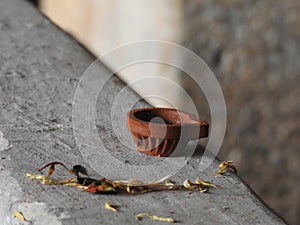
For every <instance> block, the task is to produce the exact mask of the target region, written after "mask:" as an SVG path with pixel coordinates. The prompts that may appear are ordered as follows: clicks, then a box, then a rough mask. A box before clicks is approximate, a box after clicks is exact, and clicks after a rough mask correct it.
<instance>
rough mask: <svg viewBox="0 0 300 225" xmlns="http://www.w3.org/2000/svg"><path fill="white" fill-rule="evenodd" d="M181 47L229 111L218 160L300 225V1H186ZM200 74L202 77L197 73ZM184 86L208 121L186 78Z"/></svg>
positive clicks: (193, 84) (281, 212) (275, 207)
mask: <svg viewBox="0 0 300 225" xmlns="http://www.w3.org/2000/svg"><path fill="white" fill-rule="evenodd" d="M184 18H185V25H184V28H185V32H184V34H185V35H186V36H185V37H184V40H185V43H184V44H183V45H184V46H186V47H188V48H189V49H191V50H193V51H194V52H195V53H197V54H198V55H199V56H200V57H202V58H203V59H204V60H205V61H206V62H207V64H208V65H209V66H210V68H211V69H212V70H213V71H214V73H215V75H216V76H217V78H218V80H219V82H220V85H221V87H222V89H223V92H224V97H225V100H226V105H227V110H228V124H227V134H226V136H225V140H224V144H223V147H222V150H221V153H220V158H221V159H233V160H235V161H237V163H238V167H239V168H240V173H239V174H240V176H241V177H242V178H243V179H244V180H245V181H246V182H247V183H248V184H250V186H251V187H252V188H253V189H254V190H255V191H256V192H257V193H258V195H259V196H260V197H261V198H262V199H263V200H264V201H265V202H266V203H267V204H268V205H269V206H271V207H272V208H273V209H274V210H275V211H276V212H278V213H279V214H280V215H281V216H282V217H284V218H285V219H286V221H287V222H289V223H290V224H300V213H299V212H300V188H299V186H300V163H299V156H300V153H299V150H300V141H299V139H300V120H299V118H300V117H299V116H300V104H299V98H300V88H299V85H300V2H299V1H297V0H288V1H281V0H258V1H256V0H248V1H238V0H202V1H196V0H190V1H185V4H184ZM199 75H201V74H199ZM182 82H183V83H184V85H185V87H186V88H187V90H188V91H189V93H190V94H191V95H192V96H193V98H194V100H195V102H200V103H201V102H203V103H204V106H203V105H202V104H198V107H199V108H198V111H199V113H200V115H203V116H206V115H207V114H208V113H209V112H207V110H205V108H206V107H205V106H206V105H207V104H206V103H205V101H204V97H203V96H201V95H199V94H198V93H199V90H198V87H197V86H196V85H195V83H193V81H192V80H190V79H189V78H188V77H187V76H184V75H183V76H182Z"/></svg>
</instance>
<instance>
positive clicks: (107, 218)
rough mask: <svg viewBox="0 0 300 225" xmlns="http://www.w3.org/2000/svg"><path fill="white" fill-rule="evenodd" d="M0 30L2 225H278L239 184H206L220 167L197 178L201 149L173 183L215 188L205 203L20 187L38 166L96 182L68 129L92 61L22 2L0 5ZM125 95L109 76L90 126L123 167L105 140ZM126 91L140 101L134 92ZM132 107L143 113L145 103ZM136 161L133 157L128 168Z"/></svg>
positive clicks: (184, 195)
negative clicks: (58, 164) (169, 223)
mask: <svg viewBox="0 0 300 225" xmlns="http://www.w3.org/2000/svg"><path fill="white" fill-rule="evenodd" d="M0 29H1V32H0V37H1V42H0V49H1V54H0V84H1V85H0V96H1V98H0V106H1V108H0V131H1V132H3V137H2V139H1V142H0V145H1V148H0V149H1V150H2V151H1V152H0V179H1V183H0V202H1V206H0V220H1V224H4V225H7V224H20V223H21V222H20V221H18V220H17V219H15V218H13V217H12V215H13V212H14V211H15V210H20V211H22V212H23V213H24V215H25V216H26V217H27V218H28V219H30V220H31V221H32V224H89V225H92V224H133V223H142V224H145V225H146V224H157V222H155V221H151V220H143V221H142V222H136V220H135V219H134V217H133V216H134V215H136V214H138V213H141V212H144V211H145V212H149V213H152V214H156V215H161V216H172V217H173V218H174V219H175V220H177V221H180V224H189V225H191V224H284V222H283V221H282V220H281V219H280V218H279V217H278V216H276V215H275V214H274V213H273V212H271V211H270V210H269V209H268V208H267V207H266V206H265V205H264V204H263V203H262V202H261V201H260V200H259V199H258V198H257V197H256V196H255V195H254V194H253V193H252V191H251V190H250V189H249V188H248V187H247V186H246V185H245V184H244V183H243V182H242V181H241V180H240V179H239V178H238V177H237V176H235V175H233V174H228V175H227V176H213V173H214V172H215V171H216V170H217V167H218V163H219V162H218V160H214V163H213V164H212V165H211V166H210V167H209V168H208V169H207V170H205V171H204V172H202V173H199V171H198V170H197V168H198V159H199V155H201V152H202V149H201V147H200V146H199V148H198V149H197V150H196V151H197V152H198V154H196V155H194V156H193V158H192V159H191V160H190V161H189V163H188V164H187V165H186V166H185V167H184V168H183V169H182V170H181V171H180V172H179V173H177V174H176V175H175V176H174V177H173V178H172V179H173V180H176V181H183V180H184V179H185V178H187V177H188V178H190V179H195V178H197V177H199V178H201V179H204V180H207V181H211V182H214V183H216V184H219V185H223V186H224V188H223V189H215V190H212V191H211V192H210V193H207V194H202V193H198V192H197V193H196V192H194V193H188V192H167V193H164V192H161V193H148V194H143V195H135V196H129V195H93V194H89V193H85V192H82V191H79V190H76V189H73V188H68V187H59V186H55V187H54V186H44V185H41V184H40V183H36V182H33V181H31V180H29V179H27V178H26V177H25V173H27V172H29V173H36V172H37V168H38V167H40V166H41V165H43V164H45V163H47V162H50V161H53V160H60V161H63V162H65V163H66V164H67V165H69V166H72V165H75V164H82V165H85V166H87V167H88V168H89V169H90V171H91V173H92V175H93V176H94V177H97V176H100V175H98V174H96V172H95V171H93V170H92V168H90V167H89V165H87V163H86V162H85V160H84V159H83V158H82V156H81V154H80V152H79V150H78V147H77V146H76V143H75V140H74V137H73V132H72V126H71V125H72V120H71V111H72V100H73V97H74V92H75V88H76V85H77V84H78V81H79V79H80V77H81V75H82V73H83V71H84V70H85V69H86V68H87V67H88V66H89V64H90V63H91V62H92V61H93V60H94V59H93V57H91V56H90V55H89V53H87V52H86V51H85V50H84V49H83V48H82V47H81V46H80V45H78V43H76V42H75V41H74V40H72V38H70V37H69V36H68V35H66V34H64V33H63V32H61V31H60V30H59V29H58V28H56V27H55V26H53V25H52V24H50V23H49V21H48V20H47V19H45V18H44V17H43V16H41V15H40V14H39V12H38V11H37V10H35V9H34V8H32V6H30V5H29V3H27V2H24V1H21V0H3V1H1V2H0ZM99 65H100V67H101V68H102V70H103V73H107V71H108V70H107V68H105V67H104V66H103V65H101V64H99ZM99 76H101V74H99ZM124 86H125V85H124V84H123V83H122V82H121V81H120V80H119V79H118V78H116V77H113V78H112V79H111V80H110V81H109V82H107V85H106V87H105V89H104V90H103V91H102V92H101V94H102V95H101V98H99V102H98V103H99V104H98V107H99V108H98V109H97V110H100V111H99V112H100V113H101V115H102V117H100V118H97V120H96V123H97V124H98V133H99V135H100V136H101V137H103V141H104V142H105V144H107V145H108V148H109V149H112V150H113V149H115V150H116V152H115V153H114V154H116V155H117V156H118V157H119V159H120V160H126V159H125V158H124V154H125V153H124V152H122V145H121V144H120V143H119V142H118V139H117V138H116V137H115V134H114V132H113V131H112V127H111V124H110V109H111V106H112V104H113V101H114V98H115V97H116V94H117V93H118V92H119V91H120V90H121V89H122V88H123V87H124ZM126 91H127V93H128V94H130V95H131V96H135V98H136V99H137V100H138V99H139V96H138V95H136V94H135V93H134V92H133V91H131V90H126ZM123 104H124V105H121V106H120V110H119V111H117V112H115V113H116V115H118V114H119V116H120V118H122V116H123V114H124V112H123V111H122V108H126V107H128V105H126V104H128V103H126V102H123ZM139 104H140V106H146V104H145V103H143V102H141V103H139ZM100 106H101V107H100ZM118 123H119V124H118V125H117V126H119V127H120V128H122V127H124V126H125V123H124V121H122V120H120V121H119V122H118ZM4 139H7V140H8V142H9V144H8V143H6V141H4ZM8 145H11V146H10V147H9V146H8ZM124 151H125V150H124ZM126 151H127V150H126ZM128 151H129V150H128ZM118 152H121V153H120V154H118ZM125 155H126V154H125ZM138 160H139V158H134V157H133V161H132V162H129V163H133V164H134V163H135V162H136V161H138ZM116 176H117V175H116ZM106 200H110V201H111V202H112V203H114V204H117V205H120V206H121V208H120V210H121V211H120V212H119V213H114V212H111V211H108V210H106V209H105V208H104V203H105V201H106ZM171 213H172V214H171ZM23 224H26V222H24V223H23ZM27 224H28V223H27Z"/></svg>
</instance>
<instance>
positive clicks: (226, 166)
mask: <svg viewBox="0 0 300 225" xmlns="http://www.w3.org/2000/svg"><path fill="white" fill-rule="evenodd" d="M219 168H220V170H218V171H217V172H216V174H223V173H224V172H225V170H226V169H229V170H231V171H232V172H233V173H235V174H236V173H237V172H238V169H237V168H236V167H235V165H233V161H224V162H222V163H220V164H219Z"/></svg>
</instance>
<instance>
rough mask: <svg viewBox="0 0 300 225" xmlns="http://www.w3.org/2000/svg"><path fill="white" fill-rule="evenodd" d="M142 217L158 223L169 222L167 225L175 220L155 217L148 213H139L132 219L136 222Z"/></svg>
mask: <svg viewBox="0 0 300 225" xmlns="http://www.w3.org/2000/svg"><path fill="white" fill-rule="evenodd" d="M143 217H148V218H150V219H152V220H158V221H162V222H169V223H174V222H175V220H174V219H172V218H170V217H159V216H155V215H152V214H149V213H140V214H138V215H136V216H135V217H134V218H135V219H136V220H142V218H143Z"/></svg>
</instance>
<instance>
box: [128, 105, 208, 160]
mask: <svg viewBox="0 0 300 225" xmlns="http://www.w3.org/2000/svg"><path fill="white" fill-rule="evenodd" d="M208 127H209V125H208V123H207V122H205V121H204V120H201V119H199V118H197V117H196V116H194V115H192V114H190V113H187V112H183V111H179V110H176V109H171V108H140V109H133V110H131V111H129V112H128V113H127V128H128V129H129V130H130V132H131V135H132V137H133V140H134V143H135V145H136V146H137V150H138V151H139V152H142V153H145V154H148V155H152V156H161V157H167V156H169V155H170V154H171V153H172V152H173V151H174V150H175V149H176V147H180V148H184V147H185V145H186V144H187V143H188V142H189V141H190V140H195V139H200V138H204V137H207V136H208Z"/></svg>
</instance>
